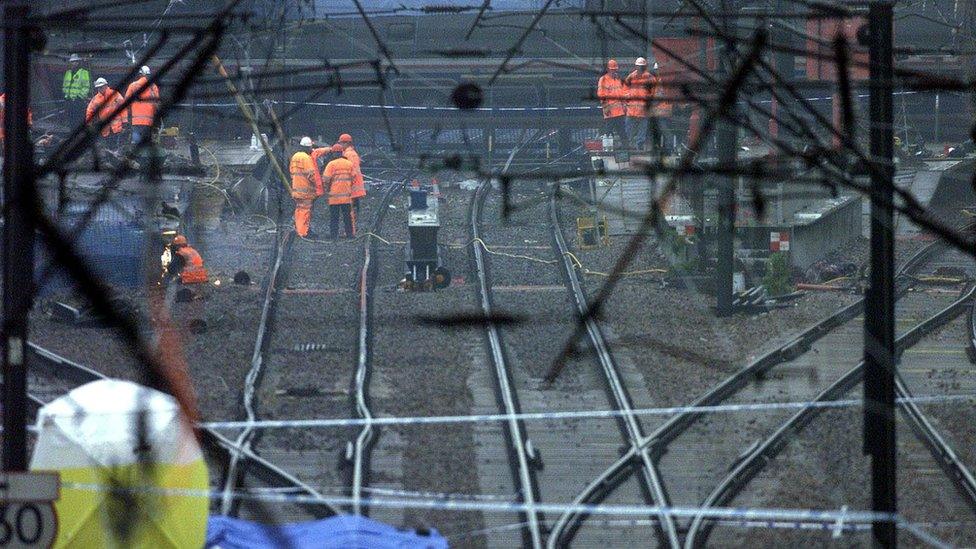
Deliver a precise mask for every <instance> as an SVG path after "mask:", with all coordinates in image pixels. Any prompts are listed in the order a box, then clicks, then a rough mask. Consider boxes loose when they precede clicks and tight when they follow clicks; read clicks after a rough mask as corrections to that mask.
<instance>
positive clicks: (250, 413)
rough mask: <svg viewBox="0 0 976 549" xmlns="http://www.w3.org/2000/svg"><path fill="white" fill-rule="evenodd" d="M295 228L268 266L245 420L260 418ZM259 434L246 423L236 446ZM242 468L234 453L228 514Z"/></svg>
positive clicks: (224, 509)
mask: <svg viewBox="0 0 976 549" xmlns="http://www.w3.org/2000/svg"><path fill="white" fill-rule="evenodd" d="M295 238H296V236H295V231H294V230H289V231H288V233H287V234H286V235H285V236H284V238H282V239H281V241H280V242H279V243H278V245H277V246H276V247H275V253H274V257H273V258H272V261H271V268H270V269H269V270H268V276H267V280H266V282H265V288H264V303H263V305H262V306H261V322H260V323H259V324H258V332H257V335H256V337H255V340H254V351H253V353H252V355H251V368H250V370H249V371H248V374H247V377H246V378H245V380H244V389H243V394H242V406H243V408H244V414H245V415H244V420H245V421H247V422H248V423H253V422H254V421H256V420H257V419H258V412H257V402H256V398H255V394H256V392H257V390H258V388H259V386H260V383H261V378H262V376H263V374H264V364H265V362H266V360H267V354H268V351H269V343H270V340H271V337H270V336H271V332H272V331H273V329H274V320H275V312H276V309H277V304H278V301H279V296H280V292H281V289H282V285H283V284H284V278H285V275H284V273H283V267H284V268H286V267H287V264H288V263H289V262H290V261H291V250H292V245H293V244H294V241H295ZM255 435H256V430H255V429H254V427H253V425H248V426H247V427H245V428H244V429H243V430H242V431H241V433H240V434H239V435H238V436H237V438H236V440H235V441H234V446H235V447H237V448H241V449H243V450H246V451H251V450H252V448H251V446H252V441H253V439H254V437H255ZM242 472H243V471H242V469H241V454H240V453H234V454H232V455H231V459H230V462H229V463H228V465H227V469H226V471H225V475H224V481H223V486H224V488H223V492H222V495H221V499H220V510H221V513H222V514H225V515H235V514H236V513H237V500H238V498H237V494H238V486H239V485H240V483H241V480H242V478H243V475H242Z"/></svg>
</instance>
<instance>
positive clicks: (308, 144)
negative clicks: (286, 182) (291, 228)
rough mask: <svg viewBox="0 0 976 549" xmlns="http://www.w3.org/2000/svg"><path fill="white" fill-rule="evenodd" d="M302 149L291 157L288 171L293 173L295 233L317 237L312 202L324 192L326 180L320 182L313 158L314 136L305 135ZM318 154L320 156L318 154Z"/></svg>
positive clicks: (304, 236)
mask: <svg viewBox="0 0 976 549" xmlns="http://www.w3.org/2000/svg"><path fill="white" fill-rule="evenodd" d="M299 144H300V145H301V147H302V149H301V150H299V151H298V152H296V153H295V154H293V155H292V157H291V162H290V163H289V165H288V172H289V173H290V174H291V197H292V198H293V199H295V233H296V234H297V235H298V236H300V237H302V238H316V237H317V236H318V235H316V234H315V233H313V232H312V231H311V224H312V204H313V202H314V201H315V199H316V198H317V197H319V196H321V195H322V194H324V192H325V191H324V188H325V187H324V182H323V183H322V184H319V181H320V179H319V178H318V177H316V175H315V174H316V172H317V171H318V167H317V166H316V162H315V160H312V154H313V153H316V151H314V150H313V145H312V138H311V137H308V136H305V137H303V138H302V140H301V142H300V143H299ZM316 156H319V155H318V154H316Z"/></svg>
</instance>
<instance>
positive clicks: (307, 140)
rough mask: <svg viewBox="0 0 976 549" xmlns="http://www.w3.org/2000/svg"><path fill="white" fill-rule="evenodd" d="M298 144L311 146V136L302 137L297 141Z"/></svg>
mask: <svg viewBox="0 0 976 549" xmlns="http://www.w3.org/2000/svg"><path fill="white" fill-rule="evenodd" d="M298 144H299V145H301V146H303V147H311V146H312V138H311V137H309V136H307V135H306V136H305V137H303V138H302V140H301V142H299V143H298Z"/></svg>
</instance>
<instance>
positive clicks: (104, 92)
mask: <svg viewBox="0 0 976 549" xmlns="http://www.w3.org/2000/svg"><path fill="white" fill-rule="evenodd" d="M124 101H125V100H124V99H122V96H121V95H119V92H117V91H115V90H113V89H112V88H110V87H109V85H108V81H106V80H105V79H104V78H99V79H98V80H95V95H94V96H92V98H91V101H89V102H88V108H87V109H86V110H85V123H86V124H89V125H92V124H96V123H98V122H104V121H105V120H108V118H109V115H111V114H112V113H113V112H115V111H117V110H118V108H119V107H120V106H121V105H122V103H123V102H124ZM125 117H126V114H125V111H124V110H123V111H120V112H119V113H118V115H116V116H114V117H112V121H111V122H109V123H108V124H107V125H105V127H103V128H102V132H101V133H102V137H103V138H104V139H105V140H106V141H107V142H108V143H109V146H111V147H112V148H115V149H117V148H118V147H119V146H120V145H121V144H122V143H120V141H119V139H120V136H121V135H122V123H123V120H124V119H125Z"/></svg>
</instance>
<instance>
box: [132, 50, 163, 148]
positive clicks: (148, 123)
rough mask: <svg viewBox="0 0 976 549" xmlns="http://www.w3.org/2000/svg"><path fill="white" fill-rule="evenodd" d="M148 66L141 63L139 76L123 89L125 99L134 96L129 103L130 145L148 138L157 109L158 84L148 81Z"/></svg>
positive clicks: (154, 121) (149, 72)
mask: <svg viewBox="0 0 976 549" xmlns="http://www.w3.org/2000/svg"><path fill="white" fill-rule="evenodd" d="M150 74H151V71H150V70H149V67H147V66H145V65H143V67H142V68H140V69H139V78H137V79H136V81H135V82H133V83H131V84H129V87H128V88H126V90H125V100H126V101H128V100H129V99H130V98H132V97H135V100H133V101H132V102H131V103H129V124H130V126H131V127H132V145H133V146H135V145H138V144H139V143H141V142H142V140H143V139H146V140H148V139H150V134H151V132H152V128H153V125H154V124H155V123H156V112H157V109H159V86H157V85H156V84H150V83H149V75H150Z"/></svg>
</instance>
